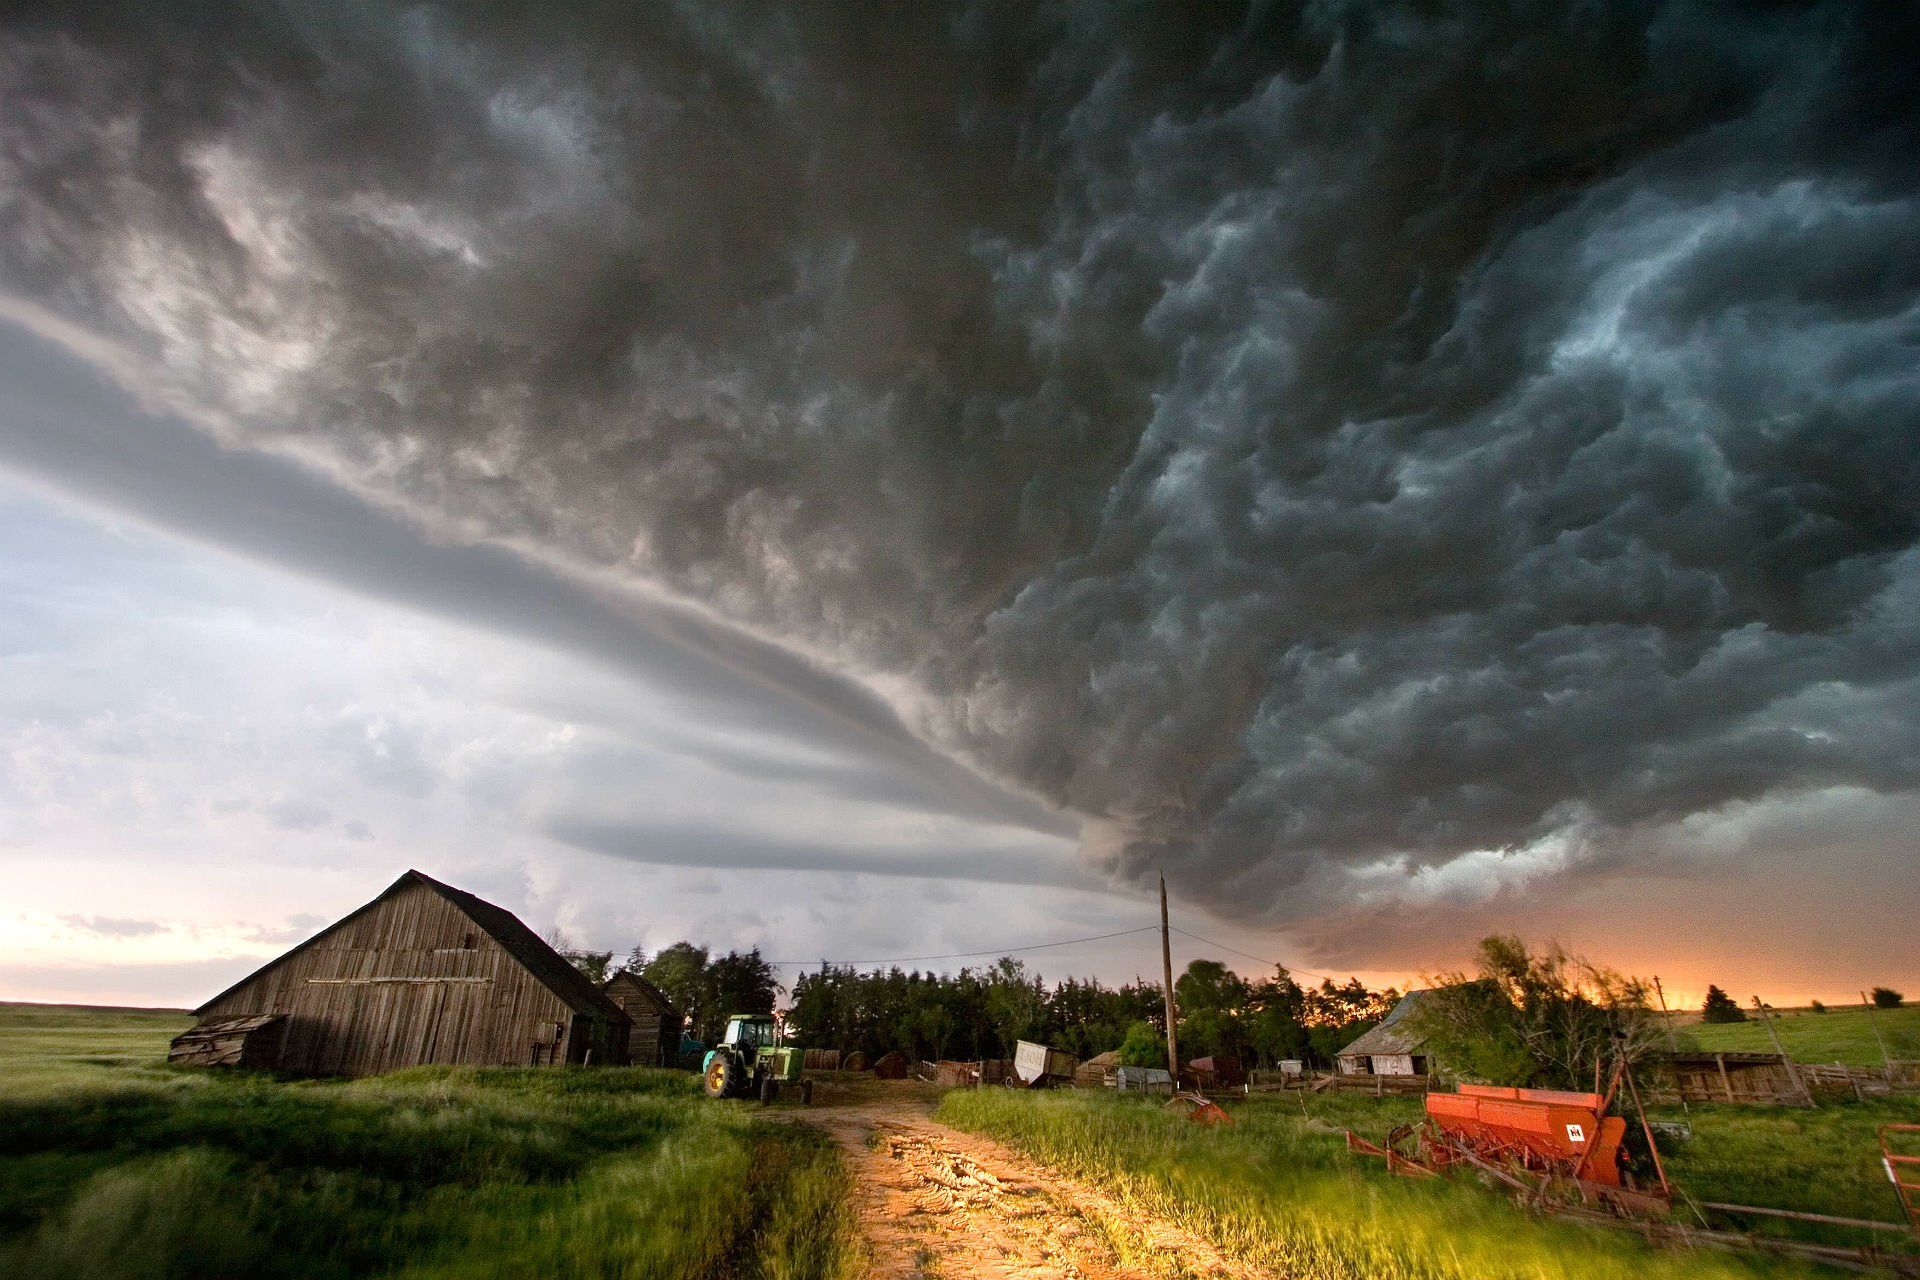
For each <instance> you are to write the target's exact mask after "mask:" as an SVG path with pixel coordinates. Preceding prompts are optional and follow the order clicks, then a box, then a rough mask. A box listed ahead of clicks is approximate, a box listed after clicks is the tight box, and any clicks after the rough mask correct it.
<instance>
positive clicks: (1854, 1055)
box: [1675, 1005, 1920, 1067]
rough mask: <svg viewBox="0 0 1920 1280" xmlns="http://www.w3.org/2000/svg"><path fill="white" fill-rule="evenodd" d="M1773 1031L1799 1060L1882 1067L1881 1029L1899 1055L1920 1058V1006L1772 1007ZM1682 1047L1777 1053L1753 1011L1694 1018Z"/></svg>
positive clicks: (1681, 1037)
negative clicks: (1741, 1017)
mask: <svg viewBox="0 0 1920 1280" xmlns="http://www.w3.org/2000/svg"><path fill="white" fill-rule="evenodd" d="M1773 1029H1774V1031H1775V1032H1776V1033H1778V1035H1779V1036H1780V1044H1781V1047H1782V1048H1784V1049H1785V1050H1786V1051H1787V1055H1788V1056H1789V1057H1791V1058H1792V1059H1793V1060H1794V1061H1795V1062H1844V1063H1847V1064H1848V1065H1849V1066H1855V1067H1877V1066H1879V1065H1880V1063H1881V1058H1880V1042H1879V1041H1878V1040H1876V1039H1875V1038H1874V1032H1875V1031H1876V1029H1877V1030H1878V1032H1879V1034H1880V1037H1881V1038H1883V1039H1884V1040H1885V1041H1886V1045H1887V1051H1888V1053H1890V1054H1891V1055H1892V1056H1893V1057H1894V1058H1896V1059H1908V1060H1915V1059H1920V1005H1905V1006H1903V1007H1901V1008H1898V1009H1875V1010H1873V1011H1872V1012H1871V1013H1869V1012H1868V1011H1867V1010H1866V1009H1864V1008H1861V1007H1859V1006H1857V1005H1856V1006H1854V1007H1852V1008H1832V1009H1828V1010H1827V1011H1826V1012H1825V1013H1814V1012H1813V1011H1812V1010H1810V1009H1775V1010H1773ZM1675 1034H1676V1035H1677V1036H1678V1037H1679V1040H1680V1043H1681V1045H1682V1046H1683V1047H1685V1046H1691V1047H1693V1048H1697V1049H1704V1050H1706V1051H1708V1052H1709V1053H1712V1052H1715V1051H1719V1052H1725V1053H1772V1052H1773V1051H1774V1050H1773V1041H1772V1040H1771V1039H1769V1038H1768V1036H1767V1027H1766V1024H1765V1023H1763V1022H1761V1021H1760V1019H1759V1018H1758V1017H1757V1016H1753V1015H1751V1014H1750V1015H1749V1017H1748V1020H1747V1021H1745V1022H1719V1023H1709V1022H1695V1023H1692V1024H1690V1025H1688V1026H1686V1027H1684V1028H1676V1029H1675Z"/></svg>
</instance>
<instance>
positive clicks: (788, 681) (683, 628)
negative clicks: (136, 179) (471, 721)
mask: <svg viewBox="0 0 1920 1280" xmlns="http://www.w3.org/2000/svg"><path fill="white" fill-rule="evenodd" d="M0 385H4V386H6V388H7V389H8V395H9V400H8V403H7V405H6V408H5V411H4V412H0V465H4V464H11V465H13V466H16V467H20V468H23V469H25V470H28V471H31V472H32V473H33V474H35V475H38V476H40V477H43V478H47V479H51V480H53V481H54V482H56V483H58V484H59V485H61V486H62V487H63V488H66V489H68V490H70V491H73V492H77V493H80V494H83V495H85V496H87V497H89V498H91V499H93V500H95V501H101V502H106V503H109V504H111V505H112V506H113V507H114V508H116V509H117V510H121V511H125V512H128V513H130V514H132V515H135V516H137V517H139V518H141V519H144V520H147V521H150V522H152V523H153V524H156V525H159V526H161V527H164V528H167V529H170V530H173V531H175V532H178V533H182V534H185V535H187V536H189V537H192V538H196V539H199V540H202V541H206V542H211V543H215V544H218V545H221V546H225V547H229V548H234V549H238V550H241V551H243V552H244V553H246V554H248V555H250V556H253V557H255V558H258V559H260V560H264V561H268V562H270V563H274V564H278V565H282V566H285V567H288V568H292V569H295V570H297V571H299V572H301V573H304V574H307V575H310V576H312V577H315V578H319V579H322V580H325V581H330V582H333V583H336V584H338V585H341V586H344V587H347V588H350V589H352V590H354V591H357V592H359V593H361V594H364V595H367V596H371V597H374V598H376V599H382V600H387V601H391V602H395V603H400V604H405V605H407V606H409V607H412V608H416V609H425V610H429V611H432V612H434V613H437V614H440V615H442V616H444V617H447V618H450V619H453V620H454V621H457V622H461V623H466V624H469V625H474V626H478V627H482V628H484V629H486V630H488V631H493V632H498V633H502V634H507V635H518V636H524V637H526V638H528V639H531V640H535V641H538V642H540V643H542V644H545V645H549V646H553V647H556V648H560V649H562V650H565V651H569V652H572V653H575V654H578V655H580V656H582V657H584V658H587V659H589V660H591V661H594V662H596V663H599V664H602V665H604V666H606V667H609V668H611V669H613V670H616V671H620V672H622V673H625V674H628V675H631V676H635V677H638V678H641V679H643V680H646V681H648V682H650V683H652V684H655V685H656V686H657V687H660V688H662V689H664V690H665V692H666V693H667V694H668V695H669V696H671V697H672V698H674V699H675V700H676V701H678V702H679V704H680V705H681V707H682V708H683V709H684V711H685V714H686V717H687V719H688V722H689V723H690V724H697V725H700V726H703V727H706V728H721V729H729V728H730V729H736V730H740V731H744V732H747V733H751V734H755V735H762V736H767V737H771V738H774V739H784V740H788V741H791V742H798V743H802V744H805V745H806V746H808V747H809V748H812V749H813V750H814V751H815V753H818V752H820V751H822V750H825V751H828V752H832V753H834V754H832V755H829V756H824V757H821V758H820V759H819V761H818V763H817V764H816V765H815V766H814V767H815V768H816V769H817V771H818V773H819V776H820V778H821V779H822V780H830V781H833V782H834V783H835V784H836V786H837V788H838V790H839V791H840V792H841V793H843V794H847V795H848V796H849V798H859V799H867V800H895V801H898V800H900V799H903V798H904V799H905V800H907V801H908V802H909V803H911V804H913V805H915V806H916V807H920V808H924V809H926V810H928V811H931V812H940V813H951V814H956V815H962V816H966V817H970V818H974V819H976V820H982V821H986V822H991V823H1008V824H1014V825H1019V826H1025V827H1031V828H1033V829H1035V830H1039V831H1052V832H1056V833H1057V832H1058V831H1059V829H1060V826H1061V823H1060V819H1059V818H1058V817H1057V816H1056V815H1053V814H1050V813H1049V812H1048V811H1047V810H1046V809H1045V808H1044V807H1043V806H1041V805H1039V804H1037V803H1034V802H1032V801H1030V800H1026V799H1024V798H1022V797H1019V796H1014V795H1008V794H1007V793H1005V792H1004V791H1001V790H1000V789H998V788H995V787H992V786H990V785H988V784H986V783H984V782H982V781H981V780H980V779H979V778H978V777H977V776H975V775H974V774H972V773H970V772H968V771H967V770H965V769H963V768H961V767H960V766H958V765H956V764H954V763H953V762H952V761H951V760H949V759H946V758H944V757H942V756H940V755H939V754H938V753H937V752H934V751H932V750H929V749H928V747H927V746H926V744H925V743H923V742H921V741H920V740H918V739H917V738H915V737H914V736H913V735H912V734H910V733H909V732H908V731H907V730H906V728H905V727H904V726H903V725H902V724H901V723H900V720H899V717H898V716H897V715H896V714H895V713H894V712H893V711H892V710H891V709H889V708H888V707H887V706H886V704H885V703H883V702H882V701H881V700H880V699H879V698H877V697H875V696H874V695H873V694H872V693H871V692H869V691H868V690H866V689H864V688H862V687H860V686H859V685H857V684H855V683H853V682H852V681H849V680H846V679H844V678H841V677H837V676H835V675H833V674H832V673H830V672H826V671H823V670H822V669H820V667H819V666H818V665H817V664H815V663H811V662H808V661H806V660H805V659H802V658H799V657H796V656H795V655H794V654H792V653H789V652H786V651H785V650H782V649H780V648H778V647H777V646H774V645H771V644H766V643H763V642H759V641H756V640H754V639H753V638H752V637H751V636H747V635H744V634H742V633H740V632H738V631H736V630H732V629H730V628H727V627H724V626H720V625H716V624H715V623H714V622H712V621H711V620H709V619H707V618H703V617H701V616H699V615H698V614H696V613H693V612H692V611H690V610H687V609H685V608H680V607H676V606H674V605H672V604H670V603H663V602H660V601H657V600H652V599H640V598H634V597H631V596H626V595H622V594H620V593H617V592H609V591H603V590H596V589H593V588H592V587H590V586H589V585H587V584H585V583H582V582H580V581H578V580H575V579H571V578H568V577H566V576H564V575H562V574H558V573H555V572H552V571H549V570H546V569H543V568H541V567H540V566H538V565H534V564H529V563H528V562H527V560H526V559H525V558H523V557H521V556H517V555H514V554H512V553H510V552H506V551H503V550H501V549H499V548H496V547H485V546H463V545H435V544H433V543H431V542H427V541H423V540H422V539H421V538H420V536H419V533H418V531H417V530H416V529H414V528H413V527H411V526H410V525H409V524H408V523H407V522H406V521H405V520H403V519H401V518H399V517H398V516H396V515H394V514H392V513H389V512H385V511H381V510H379V509H377V508H375V507H372V506H369V505H368V504H367V503H366V502H364V501H362V500H360V499H358V498H356V497H354V496H353V495H351V494H348V493H344V492H342V491H340V490H339V489H338V488H337V487H335V486H331V485H329V484H326V483H324V482H323V481H320V480H318V479H316V478H315V477H313V476H312V475H311V474H309V473H308V472H307V471H305V470H304V469H302V468H300V467H298V466H295V465H293V464H291V463H288V462H287V461H285V460H283V459H279V458H274V457H271V456H266V455H262V454H258V453H249V452H235V451H228V450H224V449H221V448H220V447H218V446H217V445H216V444H214V443H213V442H211V441H209V440H207V439H206V438H205V437H204V436H202V435H200V434H198V433H195V432H194V431H192V430H191V429H190V428H188V427H187V426H186V425H185V424H183V423H181V422H179V421H177V420H175V419H173V418H170V417H168V416H164V415H160V416H155V415H148V414H143V413H140V412H139V411H137V410H136V409H135V408H134V407H133V406H131V405H130V404H128V403H127V402H126V399H125V397H123V396H121V395H119V394H117V393H116V392H115V391H114V390H113V389H112V388H111V387H108V386H104V385H102V384H101V383H100V381H99V380H98V379H97V378H95V377H93V376H91V375H90V374H89V372H88V371H87V370H86V368H85V367H83V366H81V365H80V364H79V363H78V362H76V361H74V360H73V359H72V358H71V357H69V356H67V355H65V354H64V353H63V352H61V351H60V350H59V349H58V348H56V347H54V346H52V345H51V344H49V343H47V342H45V341H42V340H37V339H35V338H33V337H32V336H30V335H28V334H27V333H25V332H24V331H20V330H14V329H11V328H7V327H5V326H0ZM559 710H561V711H563V712H564V714H565V715H566V716H567V717H568V718H570V719H573V720H577V721H580V722H582V723H590V724H591V723H604V722H606V721H607V719H608V714H609V709H608V708H605V707H593V706H568V707H565V708H560V709H559ZM625 727H628V728H631V726H625ZM334 733H335V735H336V736H337V737H338V738H340V740H341V742H342V743H343V744H346V745H351V746H354V747H355V755H356V759H357V761H358V765H359V771H360V773H361V774H362V776H364V777H365V778H366V779H367V780H368V781H370V782H373V783H375V784H376V785H379V786H383V787H386V788H388V789H391V790H395V791H399V792H401V793H403V794H409V795H419V794H423V793H424V792H426V791H428V790H430V789H431V788H432V786H433V785H434V783H435V781H436V779H435V777H434V776H433V773H432V769H431V767H430V766H429V765H428V764H427V762H426V761H424V760H423V759H421V757H420V753H419V751H418V748H417V745H416V744H414V743H412V742H411V741H410V740H407V739H405V738H403V737H401V736H399V735H398V734H397V731H394V730H388V731H387V732H385V733H383V735H382V736H381V738H380V740H379V741H378V742H377V743H375V742H370V741H368V740H366V734H365V731H364V728H363V727H360V726H355V725H343V726H341V727H340V728H338V729H336V730H335V731H334ZM376 746H377V747H379V748H380V750H379V751H378V752H375V751H374V750H373V748H374V747H376ZM677 746H678V749H679V750H681V751H682V752H683V753H684V754H686V755H689V756H696V757H702V758H709V759H710V762H711V763H712V764H714V765H715V766H716V767H719V768H723V769H726V770H728V771H729V772H732V773H734V774H736V775H738V776H740V777H743V778H747V779H750V780H755V779H757V780H764V781H781V780H786V779H788V778H790V777H792V776H793V770H794V768H795V766H794V764H793V762H792V761H789V760H785V759H783V758H781V757H780V756H779V755H778V754H777V753H767V754H766V755H764V756H762V757H758V758H755V757H753V756H751V754H750V753H744V752H742V751H741V750H739V749H737V748H730V747H728V746H726V745H725V744H724V743H717V742H715V741H713V740H711V739H702V738H698V737H695V736H692V735H688V736H686V737H684V738H683V739H682V740H681V741H679V743H678V744H677ZM270 816H274V815H270ZM275 820H276V821H282V818H281V817H280V816H275ZM323 820H324V819H323ZM282 825H285V823H284V822H283V821H282ZM367 830H368V829H367V828H366V826H365V824H364V823H350V824H349V829H348V834H349V835H350V836H352V838H355V839H362V838H366V836H365V835H363V834H356V832H366V831H367Z"/></svg>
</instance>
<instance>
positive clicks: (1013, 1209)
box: [805, 1099, 1269, 1280]
mask: <svg viewBox="0 0 1920 1280" xmlns="http://www.w3.org/2000/svg"><path fill="white" fill-rule="evenodd" d="M930 1111H931V1108H930V1107H929V1106H928V1105H927V1104H926V1103H925V1102H922V1101H912V1100H905V1099H899V1100H895V1099H888V1100H880V1101H861V1102H854V1103H850V1104H847V1105H844V1106H837V1107H821V1108H816V1109H814V1110H813V1111H811V1112H809V1113H806V1115H805V1119H806V1120H807V1122H808V1123H810V1124H816V1125H819V1126H820V1127H821V1128H823V1129H825V1130H827V1131H828V1132H829V1133H831V1134H832V1135H833V1137H834V1138H835V1139H836V1140H837V1141H838V1142H839V1144H840V1148H841V1150H842V1151H843V1152H844V1153H845V1156H846V1160H847V1167H848V1168H849V1170H850V1171H851V1172H852V1174H853V1177H854V1181H855V1184H856V1196H857V1206H858V1211H859V1215H860V1223H861V1226H862V1229H863V1230H864V1231H865V1233H866V1236H867V1240H868V1242H869V1246H870V1248H871V1250H872V1261H873V1266H872V1270H871V1272H870V1273H869V1274H870V1275H871V1276H872V1277H873V1280H922V1278H927V1280H932V1278H934V1277H938V1278H939V1280H975V1278H976V1277H978V1278H980V1280H1135V1278H1136V1277H1138V1278H1140V1280H1162V1278H1165V1277H1202V1276H1204V1277H1226V1278H1227V1280H1269V1277H1268V1273H1266V1272H1263V1271H1260V1270H1257V1269H1253V1268H1249V1267H1247V1266H1245V1265H1243V1264H1239V1263H1235V1262H1231V1261H1229V1260H1228V1259H1227V1258H1226V1257H1225V1256H1223V1255H1222V1254H1221V1253H1220V1251H1219V1250H1218V1249H1216V1248H1215V1247H1214V1246H1213V1245H1212V1244H1210V1243H1209V1242H1207V1241H1206V1240H1203V1239H1201V1238H1200V1237H1199V1236H1196V1235H1194V1234H1193V1233H1192V1232H1190V1231H1187V1230H1186V1229H1184V1228H1182V1227H1179V1226H1176V1225H1175V1224H1173V1223H1170V1222H1167V1221H1165V1220H1163V1219H1160V1218H1157V1217H1155V1216H1153V1215H1151V1214H1149V1213H1147V1212H1145V1211H1144V1210H1141V1209H1139V1208H1137V1207H1134V1206H1130V1205H1126V1204H1123V1203H1121V1202H1120V1201H1118V1200H1116V1199H1115V1198H1113V1197H1111V1196H1108V1195H1106V1194H1104V1193H1102V1192H1099V1191H1096V1190H1094V1189H1092V1188H1090V1187H1087V1186H1084V1185H1082V1184H1080V1183H1077V1182H1074V1181H1072V1180H1071V1179H1067V1178H1063V1177H1060V1176H1059V1175H1057V1174H1053V1173H1051V1172H1049V1171H1047V1170H1045V1169H1043V1168H1040V1167H1039V1166H1037V1165H1035V1164H1033V1163H1032V1162H1031V1161H1029V1160H1027V1159H1026V1158H1025V1157H1023V1156H1021V1155H1019V1154H1018V1153H1016V1152H1013V1151H1010V1150H1008V1149H1007V1148H1006V1147H1003V1146H1001V1145H999V1144H998V1143H995V1142H992V1141H989V1140H987V1139H985V1138H981V1137H977V1136H975V1135H973V1134H969V1133H963V1132H961V1131H960V1130H958V1129H953V1128H949V1127H948V1126H946V1125H943V1124H939V1123H937V1122H935V1121H934V1120H933V1119H932V1118H931V1116H930Z"/></svg>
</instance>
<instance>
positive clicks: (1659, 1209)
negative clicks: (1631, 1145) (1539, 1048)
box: [1347, 1065, 1673, 1221]
mask: <svg viewBox="0 0 1920 1280" xmlns="http://www.w3.org/2000/svg"><path fill="white" fill-rule="evenodd" d="M1623 1078H1625V1068H1624V1065H1622V1066H1617V1067H1616V1068H1615V1071H1614V1076H1613V1081H1612V1084H1611V1085H1610V1086H1609V1087H1608V1089H1607V1092H1606V1093H1604V1094H1599V1093H1575V1092H1572V1091H1568V1090H1561V1089H1514V1088H1504V1087H1500V1086H1496V1085H1473V1084H1463V1085H1461V1086H1460V1087H1459V1090H1458V1091H1457V1092H1455V1093H1430V1094H1428V1095H1427V1105H1426V1111H1427V1118H1426V1120H1425V1122H1424V1123H1422V1124H1420V1125H1417V1126H1416V1125H1401V1126H1400V1127H1398V1128H1396V1129H1394V1130H1393V1131H1392V1132H1391V1133H1389V1134H1388V1135H1387V1140H1386V1142H1385V1144H1384V1145H1379V1146H1376V1145H1375V1144H1373V1143H1371V1142H1368V1141H1367V1140H1366V1139H1364V1138H1362V1137H1360V1136H1359V1135H1358V1134H1356V1133H1353V1132H1352V1131H1351V1130H1349V1131H1348V1133H1347V1149H1348V1150H1349V1151H1354V1152H1358V1153H1360V1154H1363V1155H1372V1156H1380V1157H1383V1158H1384V1159H1385V1160H1386V1162H1387V1167H1388V1168H1389V1169H1392V1170H1393V1171H1394V1172H1395V1173H1402V1174H1407V1175H1409V1176H1414V1177H1423V1176H1424V1177H1432V1176H1438V1175H1444V1174H1448V1173H1451V1172H1453V1171H1454V1170H1455V1169H1460V1168H1471V1169H1473V1170H1475V1171H1477V1172H1479V1173H1480V1174H1482V1175H1484V1176H1487V1177H1490V1178H1492V1179H1493V1180H1494V1181H1496V1182H1499V1183H1501V1184H1503V1185H1505V1186H1506V1187H1508V1188H1509V1189H1511V1190H1512V1191H1514V1192H1515V1193H1516V1194H1518V1195H1519V1196H1520V1197H1521V1198H1522V1199H1525V1200H1527V1201H1529V1202H1531V1203H1532V1204H1534V1205H1536V1206H1539V1207H1543V1208H1544V1207H1560V1206H1565V1207H1572V1206H1581V1207H1585V1208H1589V1209H1596V1210H1599V1211H1602V1212H1605V1213H1609V1214H1614V1215H1618V1216H1620V1217H1626V1218H1636V1219H1640V1220H1655V1221H1657V1220H1660V1219H1663V1218H1665V1217H1666V1216H1667V1214H1668V1212H1669V1211H1670V1210H1671V1208H1672V1205H1673V1192H1672V1189H1671V1188H1670V1187H1669V1186H1668V1184H1667V1176H1666V1170H1665V1169H1664V1168H1663V1167H1662V1166H1661V1163H1660V1152H1659V1149H1658V1147H1657V1146H1655V1145H1654V1141H1653V1132H1652V1129H1651V1128H1650V1127H1649V1126H1647V1125H1646V1124H1645V1122H1644V1119H1645V1118H1644V1114H1643V1116H1642V1131H1643V1133H1644V1134H1645V1138H1646V1145H1647V1151H1646V1155H1647V1157H1648V1158H1649V1159H1650V1160H1651V1168H1650V1169H1648V1170H1646V1171H1645V1172H1647V1173H1651V1174H1652V1178H1651V1179H1644V1178H1643V1177H1642V1176H1641V1173H1640V1171H1637V1170H1636V1169H1635V1168H1634V1167H1633V1165H1632V1162H1630V1160H1629V1159H1628V1155H1627V1149H1626V1138H1627V1121H1626V1118H1625V1117H1623V1116H1614V1115H1608V1114H1607V1112H1608V1110H1609V1109H1610V1107H1611V1105H1612V1102H1613V1099H1614V1096H1615V1091H1616V1090H1617V1089H1618V1088H1619V1086H1620V1084H1621V1081H1622V1080H1623ZM1629 1087H1631V1082H1629ZM1637 1096H1638V1095H1637V1093H1636V1101H1637ZM1643 1181H1645V1182H1646V1184H1647V1185H1644V1186H1643V1185H1642V1182H1643Z"/></svg>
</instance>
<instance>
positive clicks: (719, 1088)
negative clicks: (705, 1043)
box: [705, 1057, 733, 1098]
mask: <svg viewBox="0 0 1920 1280" xmlns="http://www.w3.org/2000/svg"><path fill="white" fill-rule="evenodd" d="M705 1085H706V1090H707V1096H708V1097H709V1098H724V1097H726V1096H727V1095H728V1094H729V1093H731V1092H733V1063H732V1062H730V1061H728V1060H727V1059H726V1058H724V1057H716V1058H715V1059H714V1060H713V1061H712V1062H709V1063H708V1064H707V1074H706V1079H705Z"/></svg>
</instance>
